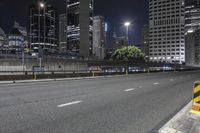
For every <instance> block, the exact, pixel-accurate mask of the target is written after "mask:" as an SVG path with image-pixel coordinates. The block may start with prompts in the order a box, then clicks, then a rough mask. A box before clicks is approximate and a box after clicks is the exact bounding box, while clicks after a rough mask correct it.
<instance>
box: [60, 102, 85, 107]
mask: <svg viewBox="0 0 200 133" xmlns="http://www.w3.org/2000/svg"><path fill="white" fill-rule="evenodd" d="M82 102H83V101H74V102H70V103H65V104H61V105H58V108H62V107H66V106H70V105H74V104H78V103H82Z"/></svg>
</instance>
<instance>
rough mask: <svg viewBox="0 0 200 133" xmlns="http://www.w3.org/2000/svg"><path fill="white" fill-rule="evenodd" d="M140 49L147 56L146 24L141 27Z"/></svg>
mask: <svg viewBox="0 0 200 133" xmlns="http://www.w3.org/2000/svg"><path fill="white" fill-rule="evenodd" d="M141 50H142V52H143V53H144V54H145V55H146V56H149V26H148V25H144V26H143V28H142V43H141Z"/></svg>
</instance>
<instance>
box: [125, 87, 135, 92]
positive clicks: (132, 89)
mask: <svg viewBox="0 0 200 133" xmlns="http://www.w3.org/2000/svg"><path fill="white" fill-rule="evenodd" d="M134 90H135V89H134V88H131V89H127V90H124V91H126V92H129V91H134Z"/></svg>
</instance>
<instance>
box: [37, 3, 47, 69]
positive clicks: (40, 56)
mask: <svg viewBox="0 0 200 133" xmlns="http://www.w3.org/2000/svg"><path fill="white" fill-rule="evenodd" d="M41 9H44V13H43V14H44V25H43V26H44V29H43V30H44V46H45V39H46V38H45V34H46V33H45V32H46V31H45V26H46V25H45V23H46V22H45V3H43V2H40V3H39V32H38V33H39V47H38V54H39V55H38V56H39V65H40V71H42V56H43V52H41V51H43V49H44V47H41V34H40V32H41V31H40V30H41V24H40V22H41V21H40V15H41Z"/></svg>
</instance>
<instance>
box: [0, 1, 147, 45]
mask: <svg viewBox="0 0 200 133" xmlns="http://www.w3.org/2000/svg"><path fill="white" fill-rule="evenodd" d="M37 1H38V0H0V27H1V28H3V30H4V31H5V32H6V33H9V32H10V31H11V28H12V26H13V23H14V21H15V20H16V21H17V22H19V23H20V24H21V25H23V26H27V18H28V14H27V13H28V5H29V4H33V3H37ZM47 2H48V3H49V4H51V5H53V6H54V7H55V8H56V9H57V10H58V13H64V12H65V0H47ZM94 3H95V5H94V10H95V11H94V12H95V15H102V16H104V17H105V19H106V22H107V23H108V30H109V33H108V34H109V35H108V36H109V43H111V36H112V34H113V31H114V29H115V31H116V32H117V34H118V35H125V33H126V32H125V27H124V26H123V22H124V21H126V20H129V21H131V22H132V25H131V27H130V33H129V34H130V35H129V38H130V42H131V43H132V44H133V43H134V44H140V40H141V28H142V26H143V25H144V24H148V0H94Z"/></svg>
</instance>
